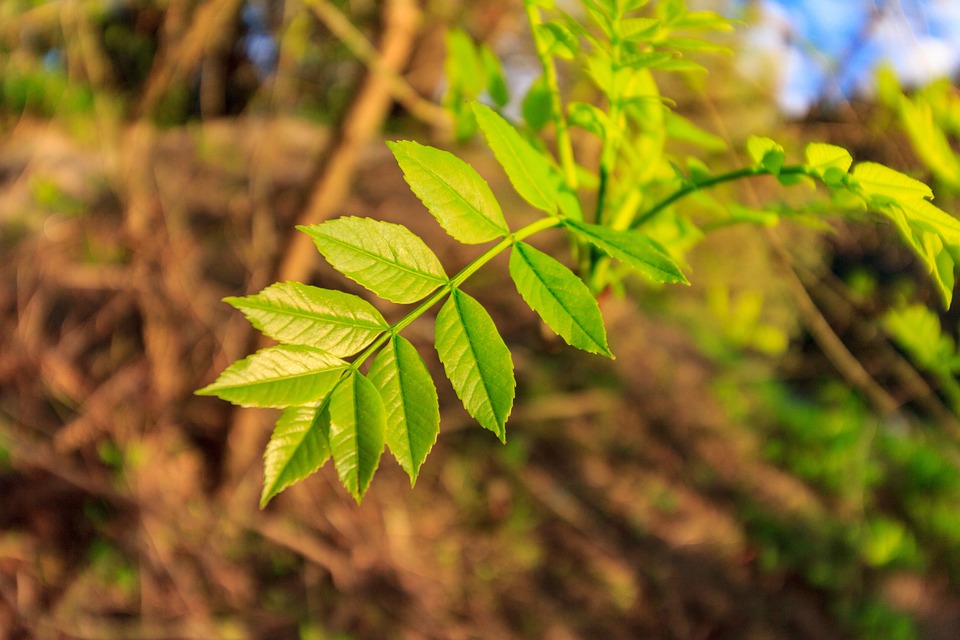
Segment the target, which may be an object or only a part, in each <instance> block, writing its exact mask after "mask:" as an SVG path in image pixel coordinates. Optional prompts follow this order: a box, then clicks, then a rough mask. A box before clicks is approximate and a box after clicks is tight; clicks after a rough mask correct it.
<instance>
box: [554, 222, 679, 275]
mask: <svg viewBox="0 0 960 640" xmlns="http://www.w3.org/2000/svg"><path fill="white" fill-rule="evenodd" d="M563 223H564V225H566V226H567V228H569V229H571V230H572V231H573V232H574V233H576V234H577V235H578V236H579V237H581V238H583V239H584V240H586V241H587V242H589V243H590V244H592V245H594V246H596V247H597V248H598V249H600V250H601V251H603V252H604V253H606V254H608V255H610V256H611V257H613V258H616V259H617V260H619V261H621V262H623V263H624V264H627V265H629V266H630V267H632V268H633V269H636V270H637V271H639V272H640V273H642V274H643V275H645V276H646V277H648V278H650V279H651V280H654V281H656V282H670V283H674V282H679V283H682V284H689V283H688V282H687V279H686V277H685V276H684V275H683V272H681V271H680V267H678V266H677V263H676V262H674V261H673V259H672V258H671V257H670V256H668V255H667V254H666V252H665V251H664V250H663V249H661V248H660V247H659V246H658V245H657V244H656V243H655V242H654V241H653V240H651V239H650V238H648V237H647V236H646V235H644V234H642V233H640V232H638V231H619V230H616V229H611V228H610V227H604V226H601V225H596V224H587V223H585V222H577V221H574V220H569V219H568V220H564V221H563Z"/></svg>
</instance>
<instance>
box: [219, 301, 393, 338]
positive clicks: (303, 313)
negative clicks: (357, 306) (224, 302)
mask: <svg viewBox="0 0 960 640" xmlns="http://www.w3.org/2000/svg"><path fill="white" fill-rule="evenodd" d="M240 300H242V298H240ZM238 306H239V307H240V309H241V310H242V309H255V310H258V311H272V312H274V313H279V314H283V315H288V316H294V317H297V318H303V319H305V320H312V319H321V320H323V321H325V322H327V323H328V324H336V325H343V326H345V327H359V328H363V329H378V330H380V331H386V330H387V329H388V328H389V325H387V323H386V322H385V321H384V323H383V324H374V323H369V322H367V321H360V322H348V321H346V320H344V319H343V316H333V315H331V316H326V315H323V314H322V313H320V312H317V311H307V310H303V309H298V308H297V307H280V306H269V305H267V304H266V303H262V304H257V303H249V302H247V301H243V302H241V303H238Z"/></svg>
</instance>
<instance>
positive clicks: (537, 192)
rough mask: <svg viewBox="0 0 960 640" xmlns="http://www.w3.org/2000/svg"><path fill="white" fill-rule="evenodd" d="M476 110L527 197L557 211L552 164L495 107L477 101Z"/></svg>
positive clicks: (487, 135) (513, 181)
mask: <svg viewBox="0 0 960 640" xmlns="http://www.w3.org/2000/svg"><path fill="white" fill-rule="evenodd" d="M473 112H474V114H475V115H476V116H477V124H479V125H480V130H481V131H483V135H484V137H485V138H486V139H487V144H489V145H490V148H491V149H493V155H494V156H496V158H497V162H499V163H500V165H501V166H502V167H503V170H504V171H505V172H506V173H507V177H508V178H509V179H510V183H511V184H513V188H514V189H516V190H517V193H519V194H520V195H521V196H522V197H523V199H524V200H526V201H527V202H529V203H530V204H531V205H533V206H534V207H536V208H538V209H542V210H543V211H546V212H547V213H549V214H553V213H556V211H557V193H556V191H555V190H554V189H553V187H552V182H551V181H550V164H549V163H548V162H547V160H546V159H545V158H544V157H543V155H541V154H540V152H539V151H537V150H536V149H534V148H533V147H532V146H531V145H530V143H529V142H527V141H526V140H524V139H523V138H522V137H521V136H520V134H519V133H518V132H517V130H516V129H514V128H513V125H511V124H510V123H509V122H507V121H506V120H504V119H503V118H502V117H501V116H499V115H498V114H497V113H496V112H495V111H494V110H493V109H491V108H490V107H487V106H485V105H482V104H479V103H474V105H473Z"/></svg>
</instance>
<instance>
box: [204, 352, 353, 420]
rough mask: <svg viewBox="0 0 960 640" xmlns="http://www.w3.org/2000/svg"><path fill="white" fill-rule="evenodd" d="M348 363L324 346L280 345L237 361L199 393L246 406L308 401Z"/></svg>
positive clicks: (279, 405) (321, 392)
mask: <svg viewBox="0 0 960 640" xmlns="http://www.w3.org/2000/svg"><path fill="white" fill-rule="evenodd" d="M346 367H347V363H346V362H344V361H343V360H341V359H340V358H337V357H336V356H333V355H331V354H329V353H327V352H326V351H323V350H322V349H315V348H313V347H304V346H299V345H280V346H278V347H270V348H269V349H261V350H260V351H258V352H256V353H255V354H253V355H252V356H249V357H247V358H244V359H243V360H238V361H237V362H234V363H233V364H232V365H230V366H229V367H227V368H226V370H224V372H223V373H221V374H220V377H218V378H217V379H216V380H215V381H214V382H213V383H211V384H209V385H207V386H206V387H204V388H203V389H200V390H199V391H197V394H198V395H201V396H218V397H220V398H223V399H224V400H227V401H229V402H232V403H233V404H238V405H240V406H242V407H277V408H283V407H289V406H291V405H306V404H310V403H313V402H319V401H320V400H321V399H322V398H323V397H324V396H325V395H326V394H327V393H328V392H329V391H330V389H331V388H332V387H333V385H334V384H336V382H337V379H338V378H339V377H340V374H341V373H342V372H343V370H344V369H346Z"/></svg>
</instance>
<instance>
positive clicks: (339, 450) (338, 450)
mask: <svg viewBox="0 0 960 640" xmlns="http://www.w3.org/2000/svg"><path fill="white" fill-rule="evenodd" d="M329 412H330V436H329V442H330V452H331V453H332V454H333V463H334V465H335V466H336V468H337V475H339V476H340V482H341V483H343V486H344V488H345V489H346V490H347V491H349V492H350V495H352V496H353V497H354V499H355V500H356V501H357V502H358V503H359V502H360V500H362V499H363V494H364V493H366V491H367V487H369V486H370V480H372V479H373V474H374V473H375V472H376V470H377V467H378V466H379V465H380V456H381V455H382V454H383V447H384V438H385V434H386V411H385V409H384V406H383V399H382V398H381V397H380V392H379V391H377V388H376V387H375V386H373V383H371V382H370V381H369V380H367V379H366V378H364V377H363V376H362V375H360V374H359V373H357V372H356V371H353V370H351V371H350V373H348V374H347V375H346V376H344V378H343V379H342V380H341V381H340V383H339V384H338V385H337V386H336V388H334V390H333V391H332V392H331V393H330V407H329Z"/></svg>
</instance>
